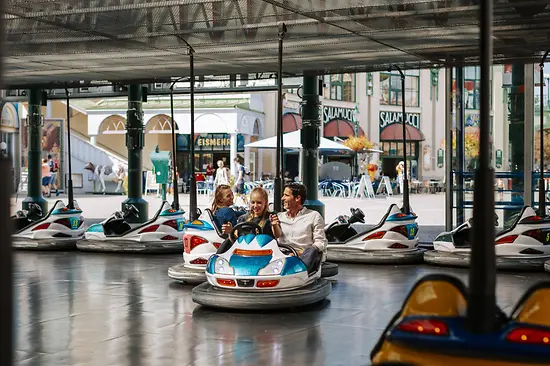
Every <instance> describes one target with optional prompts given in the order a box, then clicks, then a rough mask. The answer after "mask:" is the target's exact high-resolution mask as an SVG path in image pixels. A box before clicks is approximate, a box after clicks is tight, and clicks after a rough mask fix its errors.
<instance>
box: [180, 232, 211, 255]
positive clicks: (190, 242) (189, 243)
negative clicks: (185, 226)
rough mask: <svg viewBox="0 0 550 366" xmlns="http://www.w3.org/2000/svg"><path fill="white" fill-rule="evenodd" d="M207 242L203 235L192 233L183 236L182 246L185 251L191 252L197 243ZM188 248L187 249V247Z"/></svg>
mask: <svg viewBox="0 0 550 366" xmlns="http://www.w3.org/2000/svg"><path fill="white" fill-rule="evenodd" d="M204 243H208V240H206V239H205V238H203V237H200V236H195V235H192V236H191V237H189V236H185V238H184V247H185V252H186V253H191V251H192V250H193V249H194V248H195V247H196V246H198V245H201V244H204ZM187 248H189V250H188V249H187Z"/></svg>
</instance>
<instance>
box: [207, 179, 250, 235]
mask: <svg viewBox="0 0 550 366" xmlns="http://www.w3.org/2000/svg"><path fill="white" fill-rule="evenodd" d="M233 198H234V197H233V192H232V191H231V187H230V186H228V185H227V184H222V185H219V186H218V187H217V188H216V191H215V193H214V202H212V207H211V210H212V214H213V216H214V224H215V225H216V226H217V227H218V228H219V229H220V230H222V227H223V225H224V224H227V223H231V225H236V224H237V218H238V217H239V216H241V215H243V214H244V212H240V211H235V210H233V209H232V208H231V206H233Z"/></svg>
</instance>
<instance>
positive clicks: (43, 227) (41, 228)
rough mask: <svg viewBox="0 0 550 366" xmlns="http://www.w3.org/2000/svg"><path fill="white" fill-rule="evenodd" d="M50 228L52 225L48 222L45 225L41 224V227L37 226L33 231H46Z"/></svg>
mask: <svg viewBox="0 0 550 366" xmlns="http://www.w3.org/2000/svg"><path fill="white" fill-rule="evenodd" d="M49 227H50V223H49V222H46V223H43V224H40V225H38V226H36V227H35V228H34V229H32V231H38V230H46V229H47V228H49Z"/></svg>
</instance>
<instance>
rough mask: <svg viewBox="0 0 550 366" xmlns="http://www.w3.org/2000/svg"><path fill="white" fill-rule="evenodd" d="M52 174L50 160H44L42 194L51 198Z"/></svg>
mask: <svg viewBox="0 0 550 366" xmlns="http://www.w3.org/2000/svg"><path fill="white" fill-rule="evenodd" d="M50 182H51V173H50V165H49V164H48V159H42V194H43V195H44V196H46V197H51V193H50Z"/></svg>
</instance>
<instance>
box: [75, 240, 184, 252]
mask: <svg viewBox="0 0 550 366" xmlns="http://www.w3.org/2000/svg"><path fill="white" fill-rule="evenodd" d="M76 247H77V248H78V250H82V251H86V252H112V253H182V252H183V244H182V241H181V240H170V241H168V240H166V241H155V242H139V241H132V240H116V241H115V240H109V238H107V240H105V241H103V240H89V239H83V240H80V241H79V242H78V243H76Z"/></svg>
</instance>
